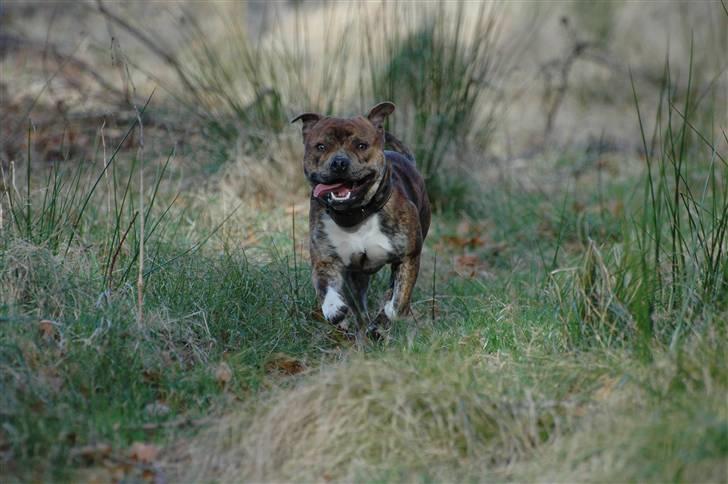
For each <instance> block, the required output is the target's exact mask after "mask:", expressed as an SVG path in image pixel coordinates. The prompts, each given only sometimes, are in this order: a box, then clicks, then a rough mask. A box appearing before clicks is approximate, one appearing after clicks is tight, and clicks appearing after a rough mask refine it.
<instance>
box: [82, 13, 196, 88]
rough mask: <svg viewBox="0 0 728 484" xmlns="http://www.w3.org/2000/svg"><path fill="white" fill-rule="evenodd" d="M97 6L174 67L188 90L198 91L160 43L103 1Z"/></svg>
mask: <svg viewBox="0 0 728 484" xmlns="http://www.w3.org/2000/svg"><path fill="white" fill-rule="evenodd" d="M96 4H97V5H98V9H99V12H101V13H102V14H103V15H105V16H106V17H107V18H109V19H111V20H113V21H114V22H115V23H116V24H118V25H119V26H120V27H121V28H123V29H124V30H126V31H127V32H129V33H130V34H131V35H133V36H134V37H136V38H137V40H138V41H139V42H141V43H142V44H144V45H146V46H147V48H148V49H149V50H151V51H152V52H154V53H155V54H157V55H158V56H159V57H161V58H162V60H163V61H164V62H166V63H167V64H168V65H169V66H170V67H172V68H173V69H174V70H175V71H176V72H177V75H178V76H179V78H180V80H181V81H182V83H183V84H184V85H185V87H186V88H187V89H190V90H191V91H196V89H195V87H194V85H193V84H192V83H191V82H190V80H189V79H188V78H187V75H186V74H185V72H184V70H183V69H182V67H181V66H180V64H179V62H177V60H176V59H175V58H174V57H173V56H172V55H171V54H169V53H168V52H166V51H165V50H164V49H162V48H161V47H159V45H158V43H157V42H155V41H154V40H153V39H151V38H150V37H149V36H147V35H146V34H145V33H144V32H142V31H141V30H139V29H137V28H136V27H134V26H133V25H131V24H130V23H129V22H127V21H126V20H124V19H123V18H121V17H119V16H118V15H116V14H115V13H113V12H111V11H110V10H109V9H108V8H106V5H104V3H103V2H102V1H101V0H96Z"/></svg>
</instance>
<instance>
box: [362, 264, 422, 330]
mask: <svg viewBox="0 0 728 484" xmlns="http://www.w3.org/2000/svg"><path fill="white" fill-rule="evenodd" d="M419 270H420V256H419V254H418V255H416V256H411V257H406V258H405V259H404V260H403V261H402V263H400V264H398V265H397V266H392V283H391V287H390V290H389V291H387V300H386V301H385V303H384V307H383V308H382V310H381V311H380V312H379V315H377V318H376V319H375V320H374V322H373V324H372V325H371V326H370V327H369V332H370V333H377V332H378V331H380V330H383V329H386V327H388V326H389V325H390V323H391V322H392V321H394V320H395V319H397V318H398V317H400V316H404V315H405V314H406V313H407V312H408V311H409V305H410V298H411V297H412V290H413V289H414V287H415V282H416V281H417V273H418V272H419Z"/></svg>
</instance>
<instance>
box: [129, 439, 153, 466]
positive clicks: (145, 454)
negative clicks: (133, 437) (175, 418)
mask: <svg viewBox="0 0 728 484" xmlns="http://www.w3.org/2000/svg"><path fill="white" fill-rule="evenodd" d="M158 455H159V447H157V446H156V445H154V444H145V443H143V442H134V443H133V444H132V445H131V447H129V457H130V458H131V459H133V460H136V461H138V462H144V463H145V464H151V463H152V462H154V460H155V459H156V458H157V456H158Z"/></svg>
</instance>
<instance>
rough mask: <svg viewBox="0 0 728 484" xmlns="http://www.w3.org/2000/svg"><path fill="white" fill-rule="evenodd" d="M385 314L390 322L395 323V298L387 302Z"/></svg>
mask: <svg viewBox="0 0 728 484" xmlns="http://www.w3.org/2000/svg"><path fill="white" fill-rule="evenodd" d="M384 314H386V315H387V317H388V318H389V320H390V321H394V319H395V318H396V317H397V311H396V310H395V309H394V298H392V299H390V300H389V301H387V304H385V305H384Z"/></svg>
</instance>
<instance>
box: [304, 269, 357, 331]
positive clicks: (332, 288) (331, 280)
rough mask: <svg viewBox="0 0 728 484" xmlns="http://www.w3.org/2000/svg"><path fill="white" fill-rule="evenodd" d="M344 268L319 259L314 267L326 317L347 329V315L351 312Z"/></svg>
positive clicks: (314, 277)
mask: <svg viewBox="0 0 728 484" xmlns="http://www.w3.org/2000/svg"><path fill="white" fill-rule="evenodd" d="M342 269H343V268H341V267H338V266H337V265H336V264H332V263H328V262H323V261H319V262H317V263H315V264H314V268H313V286H314V287H315V288H316V295H317V297H318V300H319V304H321V312H322V313H323V314H324V318H326V321H328V322H329V323H331V324H334V325H337V326H340V327H341V328H342V329H347V326H348V325H347V321H346V317H347V316H348V315H349V313H350V312H351V311H350V309H349V306H348V305H347V303H346V298H345V297H344V290H345V289H344V277H343V270H342Z"/></svg>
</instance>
